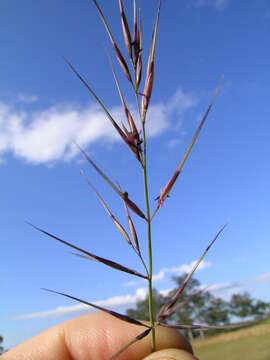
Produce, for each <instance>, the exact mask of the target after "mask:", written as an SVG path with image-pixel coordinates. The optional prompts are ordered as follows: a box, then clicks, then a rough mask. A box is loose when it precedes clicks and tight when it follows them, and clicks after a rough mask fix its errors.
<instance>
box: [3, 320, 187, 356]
mask: <svg viewBox="0 0 270 360" xmlns="http://www.w3.org/2000/svg"><path fill="white" fill-rule="evenodd" d="M140 332H141V328H140V327H138V326H136V325H131V324H127V323H125V322H123V321H121V320H118V319H116V318H113V317H112V316H110V315H107V314H103V313H94V314H91V315H85V316H81V317H78V318H76V319H74V320H70V321H67V322H64V323H61V324H59V325H57V326H55V327H53V328H51V329H49V330H47V331H46V332H44V333H42V334H40V335H38V336H35V337H34V338H32V339H30V340H28V341H26V342H25V343H23V344H21V345H19V346H17V347H16V348H14V349H12V350H10V351H8V352H7V353H5V354H4V355H3V356H2V357H1V360H71V359H74V360H92V359H93V360H108V359H110V357H111V356H112V355H113V354H115V353H116V352H117V351H118V350H119V349H120V348H121V347H122V346H123V345H125V344H126V343H127V342H129V341H130V340H132V339H133V338H134V337H135V336H137V335H138V334H139V333H140ZM156 343H157V350H159V349H166V348H177V349H183V350H185V351H187V352H189V353H192V349H191V346H190V344H189V343H188V342H187V340H186V339H185V338H184V337H183V336H181V335H180V334H179V333H178V332H176V331H175V330H172V329H169V328H162V327H158V328H157V331H156ZM150 353H151V335H148V336H147V337H145V338H144V339H142V340H140V341H137V342H136V343H135V344H134V345H132V346H130V347H129V348H128V349H127V350H126V351H125V352H124V353H123V354H122V355H121V356H119V360H125V359H126V360H127V359H128V360H141V359H143V358H144V357H145V356H147V355H149V354H150Z"/></svg>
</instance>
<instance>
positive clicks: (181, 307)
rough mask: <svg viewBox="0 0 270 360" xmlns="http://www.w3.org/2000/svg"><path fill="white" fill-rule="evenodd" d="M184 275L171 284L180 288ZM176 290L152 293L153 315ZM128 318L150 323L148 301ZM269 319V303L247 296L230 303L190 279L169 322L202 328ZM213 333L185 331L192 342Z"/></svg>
mask: <svg viewBox="0 0 270 360" xmlns="http://www.w3.org/2000/svg"><path fill="white" fill-rule="evenodd" d="M185 278H186V274H183V275H181V276H178V277H174V278H173V280H174V281H175V283H176V284H177V285H178V286H179V285H180V284H182V283H183V282H184V279H185ZM175 291H176V289H174V290H172V291H171V292H170V293H169V294H168V295H166V296H165V295H162V294H160V293H159V292H158V291H157V290H154V292H153V298H154V313H155V315H156V314H157V311H158V310H159V309H160V308H161V307H162V306H163V305H164V304H165V303H167V302H168V300H169V298H171V297H172V295H173V294H174V292H175ZM127 315H129V316H131V317H133V318H136V319H142V320H149V314H148V298H146V299H145V300H142V301H139V302H137V304H136V308H134V309H128V310H127ZM267 315H270V303H267V302H264V301H262V300H258V299H254V298H252V297H251V295H250V294H249V293H248V292H244V293H242V294H233V295H232V296H231V298H230V300H229V301H225V300H224V299H223V298H221V297H216V296H214V295H213V294H212V293H211V292H210V291H208V290H207V288H206V289H203V288H202V286H201V284H200V281H199V280H198V279H196V278H193V279H191V280H190V281H189V283H188V285H187V286H186V288H185V290H184V292H183V293H182V298H181V300H179V304H178V308H177V310H176V312H175V313H174V315H173V317H172V318H171V319H170V321H173V322H175V323H177V324H185V325H188V324H203V325H218V326H220V325H221V326H222V325H229V324H231V323H232V322H243V321H244V320H260V319H262V318H264V317H265V316H267ZM214 333H215V331H214V330H211V331H207V332H204V331H190V330H189V331H186V335H187V336H188V337H189V338H190V340H193V338H194V337H197V336H201V337H204V336H205V335H207V334H209V335H212V334H214Z"/></svg>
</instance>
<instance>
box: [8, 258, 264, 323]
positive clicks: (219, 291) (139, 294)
mask: <svg viewBox="0 0 270 360" xmlns="http://www.w3.org/2000/svg"><path fill="white" fill-rule="evenodd" d="M192 263H193V262H192ZM192 263H190V264H188V265H182V266H180V267H175V268H171V269H166V270H162V271H160V272H159V273H158V274H157V275H156V276H157V279H158V278H161V277H162V276H161V274H163V272H164V273H166V271H171V272H175V271H177V272H178V271H180V272H182V271H183V270H185V269H187V268H188V267H189V268H190V267H191V266H192ZM208 266H210V264H209V263H204V264H203V265H202V267H201V269H202V268H205V267H208ZM176 269H177V270H176ZM261 283H270V273H264V274H261V275H259V276H257V277H255V278H250V279H248V280H247V281H245V282H243V283H238V282H223V283H216V284H211V285H205V284H204V285H201V286H200V288H201V289H205V290H207V291H210V292H212V293H213V294H214V295H218V296H222V297H224V298H226V299H229V297H230V296H231V295H232V294H235V293H239V292H241V290H245V288H246V287H247V286H249V285H256V284H261ZM172 290H173V289H172V288H167V289H163V290H160V291H159V292H160V294H162V295H164V296H166V295H168V294H169V292H170V291H172ZM147 293H148V290H147V288H146V287H140V288H138V289H137V290H136V292H135V294H127V295H120V296H113V297H111V298H108V299H105V300H100V301H96V302H93V303H94V304H97V305H100V306H102V307H106V308H107V307H108V308H110V309H115V310H116V309H121V308H123V309H124V308H126V307H127V306H133V305H135V304H136V302H137V301H141V300H144V299H145V298H146V296H147ZM86 310H87V311H93V309H91V308H89V306H87V305H83V304H76V305H71V306H58V307H57V308H55V309H52V310H46V311H39V312H34V313H29V314H22V315H18V316H15V317H14V318H13V320H30V319H42V318H51V317H61V316H65V315H70V314H75V313H79V312H82V311H86Z"/></svg>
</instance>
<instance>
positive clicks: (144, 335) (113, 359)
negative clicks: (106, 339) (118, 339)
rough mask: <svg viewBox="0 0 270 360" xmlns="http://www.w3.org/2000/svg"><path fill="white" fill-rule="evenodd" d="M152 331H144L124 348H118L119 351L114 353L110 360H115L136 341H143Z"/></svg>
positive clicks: (150, 329)
mask: <svg viewBox="0 0 270 360" xmlns="http://www.w3.org/2000/svg"><path fill="white" fill-rule="evenodd" d="M151 331H152V328H149V329H146V330H144V331H143V332H142V333H140V334H139V335H137V336H136V337H135V338H134V339H132V340H130V341H129V342H128V343H126V344H125V345H124V346H122V347H121V348H120V350H118V351H117V353H115V354H114V355H113V356H112V357H111V358H110V360H116V359H117V358H118V357H119V356H120V355H121V354H122V353H123V352H124V351H126V350H127V349H128V348H129V347H130V346H131V345H133V344H135V343H136V342H137V341H140V340H142V339H144V338H145V337H146V336H147V335H148V334H149V333H150V332H151Z"/></svg>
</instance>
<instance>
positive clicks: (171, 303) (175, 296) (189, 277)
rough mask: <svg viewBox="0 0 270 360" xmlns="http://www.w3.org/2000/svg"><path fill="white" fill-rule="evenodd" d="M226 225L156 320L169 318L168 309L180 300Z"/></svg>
mask: <svg viewBox="0 0 270 360" xmlns="http://www.w3.org/2000/svg"><path fill="white" fill-rule="evenodd" d="M226 226H227V224H225V225H224V226H222V228H221V229H220V230H219V231H218V233H217V234H216V235H215V237H214V238H213V239H212V241H211V242H210V244H209V245H208V246H207V248H206V249H205V250H204V252H203V253H202V255H201V256H200V258H199V260H198V261H197V262H196V264H195V265H194V266H193V268H192V269H191V271H190V272H189V274H188V275H187V277H186V278H185V280H184V282H183V284H182V285H181V286H180V287H179V288H178V290H177V291H176V292H175V293H174V295H173V296H172V298H171V300H170V301H169V302H168V303H167V305H165V307H164V308H163V310H162V312H160V313H159V314H158V318H159V319H162V318H168V316H169V312H170V309H171V308H172V307H173V306H174V305H175V303H176V302H177V301H178V299H179V298H180V296H181V294H182V292H183V291H184V290H185V288H186V286H187V284H188V283H189V280H190V279H191V277H192V276H193V274H194V273H195V271H196V270H197V268H198V266H199V265H200V263H201V262H202V260H203V259H204V257H205V256H206V254H207V253H208V251H209V250H210V249H211V247H212V246H213V245H214V243H215V242H216V240H217V238H218V237H219V236H220V234H221V233H222V232H223V231H224V229H225V228H226Z"/></svg>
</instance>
